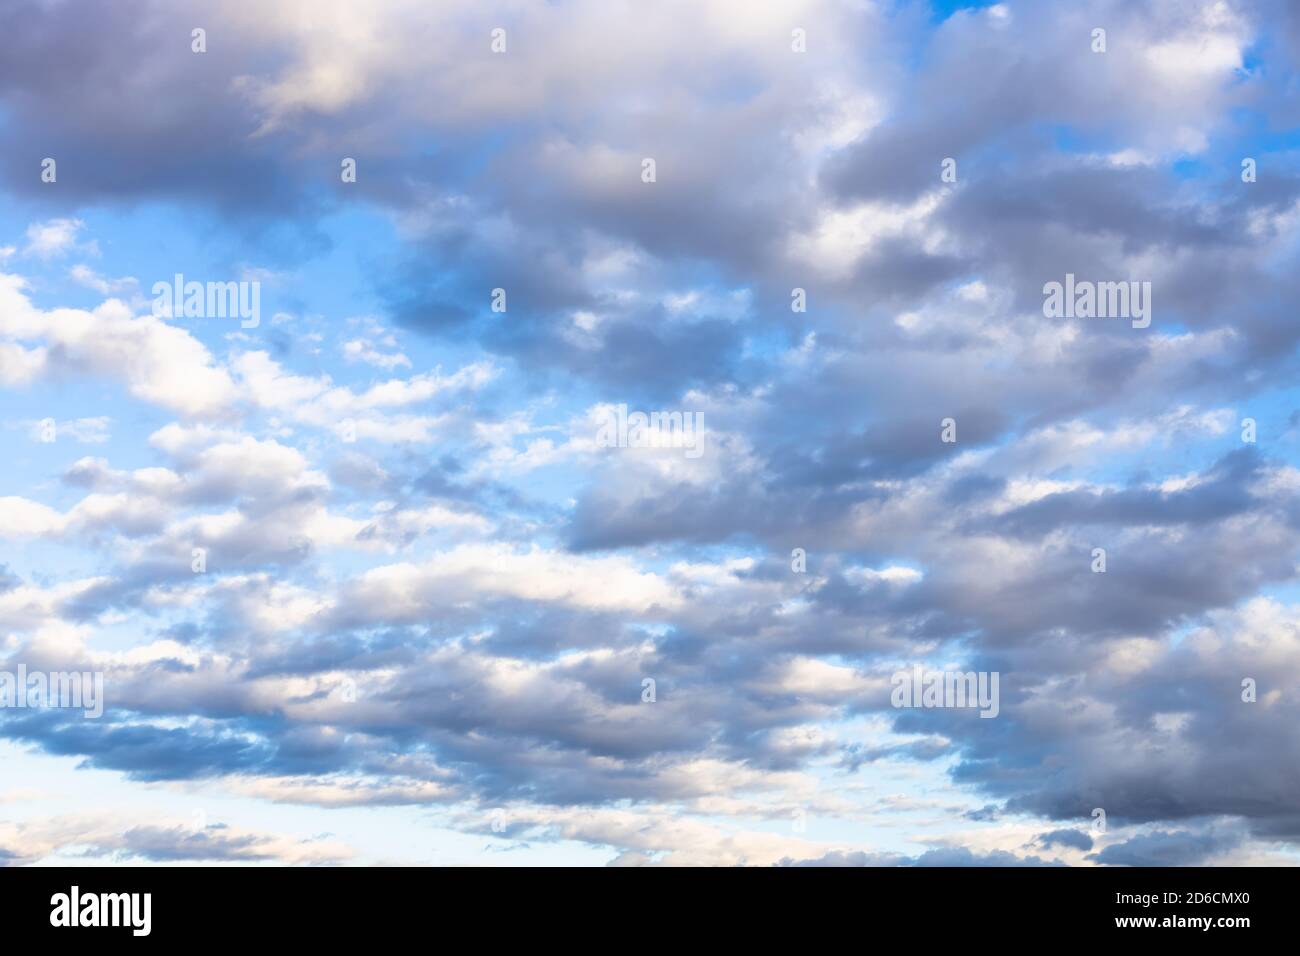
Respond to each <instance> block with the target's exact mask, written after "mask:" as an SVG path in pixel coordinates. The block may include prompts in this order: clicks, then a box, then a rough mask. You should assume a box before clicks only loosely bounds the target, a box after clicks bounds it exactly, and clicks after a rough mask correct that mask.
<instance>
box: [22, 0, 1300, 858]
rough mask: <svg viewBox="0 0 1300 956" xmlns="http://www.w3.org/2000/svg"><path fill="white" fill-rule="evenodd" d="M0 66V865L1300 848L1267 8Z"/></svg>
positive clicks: (923, 6) (794, 15) (693, 19)
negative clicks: (251, 297) (1078, 288)
mask: <svg viewBox="0 0 1300 956" xmlns="http://www.w3.org/2000/svg"><path fill="white" fill-rule="evenodd" d="M308 25H310V28H308ZM0 28H2V29H3V30H4V32H5V36H6V37H7V38H9V40H8V44H9V47H10V49H11V50H12V51H13V55H12V56H7V57H6V60H5V62H4V63H3V64H0V132H2V134H3V137H4V139H5V142H6V146H7V148H6V149H4V150H0V418H2V419H3V426H4V427H3V429H0V439H2V440H3V442H4V446H3V447H4V450H5V452H6V454H5V460H6V463H7V467H6V468H4V469H2V470H0V672H14V671H16V670H17V668H18V667H19V665H23V666H25V667H26V668H27V669H28V670H29V671H43V672H51V673H54V672H65V673H66V672H78V673H82V672H85V673H91V672H93V673H102V674H103V676H104V687H105V711H104V714H103V716H102V717H100V718H98V719H87V718H86V717H84V716H83V714H82V713H81V712H79V711H78V710H77V709H76V708H68V707H64V708H22V707H16V706H0V760H2V761H3V766H4V767H5V770H6V772H5V774H4V776H3V778H0V863H4V862H11V863H15V864H37V865H42V864H43V865H50V864H59V863H69V862H76V863H88V864H139V863H175V864H243V865H266V864H304V865H334V864H344V865H366V864H394V863H396V864H416V865H419V864H430V863H434V864H458V865H459V864H464V865H545V864H578V865H653V864H667V865H778V864H785V865H790V864H806V865H818V864H824V865H890V866H892V865H934V864H939V865H1007V864H1024V865H1055V864H1064V865H1074V866H1088V865H1111V864H1120V865H1123V864H1149V863H1167V864H1176V865H1181V864H1187V865H1199V864H1225V863H1226V864H1263V863H1270V864H1291V863H1294V862H1296V860H1297V840H1300V804H1298V803H1297V798H1296V793H1297V792H1298V791H1297V787H1296V783H1297V779H1296V776H1297V768H1300V742H1298V741H1297V737H1296V735H1295V733H1294V727H1295V726H1296V724H1297V718H1300V591H1298V590H1297V588H1296V585H1295V580H1296V573H1295V572H1296V558H1297V550H1298V549H1300V460H1298V454H1297V453H1298V451H1300V446H1298V445H1297V439H1298V438H1300V394H1298V391H1297V387H1296V384H1295V382H1296V375H1295V372H1296V354H1295V352H1296V344H1297V341H1298V340H1300V326H1298V325H1297V323H1296V321H1295V316H1294V303H1295V302H1296V300H1297V292H1300V289H1298V288H1297V286H1298V285H1300V279H1298V278H1297V271H1296V268H1295V263H1296V259H1297V251H1298V245H1297V243H1298V241H1300V238H1298V236H1300V176H1297V173H1296V168H1297V157H1298V155H1300V151H1298V150H1297V139H1296V132H1295V131H1296V128H1297V121H1298V120H1300V115H1297V109H1296V106H1295V104H1296V102H1297V99H1296V97H1295V95H1294V94H1295V91H1296V88H1297V83H1298V80H1297V63H1298V62H1300V16H1298V15H1297V13H1296V11H1295V10H1294V9H1292V7H1291V6H1290V5H1288V4H1286V3H1284V2H1281V0H1276V2H1274V0H1252V2H1247V0H1215V2H1211V0H1195V2H1174V0H1142V2H1108V0H1090V2H1081V3H1075V4H1069V5H1064V4H1058V3H1046V2H1008V3H997V4H962V3H942V4H941V3H910V2H869V0H797V2H795V0H792V2H789V3H783V4H779V5H777V4H772V5H754V4H752V3H742V2H740V0H710V2H706V3H686V2H682V3H677V2H665V3H661V4H653V5H646V4H634V3H631V2H628V3H623V2H618V0H615V2H610V0H566V2H560V3H550V4H540V3H525V2H491V3H469V2H464V3H460V2H454V3H445V4H438V5H437V6H436V9H429V8H428V5H424V4H416V3H408V2H402V0H392V2H382V3H376V4H370V5H366V8H365V9H364V10H358V9H356V8H355V7H354V5H351V4H346V3H342V2H339V3H334V2H321V0H316V2H308V0H278V2H276V3H273V4H249V3H243V2H236V0H202V2H199V3H195V4H191V5H186V7H185V9H177V8H176V6H175V5H172V4H166V3H161V2H158V3H145V4H142V5H140V7H139V9H137V10H134V11H131V12H130V15H128V14H127V12H125V11H122V10H117V9H114V8H112V7H98V6H94V7H87V6H85V5H79V4H72V3H66V2H39V0H30V2H27V0H21V2H16V3H12V4H9V5H8V6H7V7H6V8H5V10H4V11H3V12H0ZM497 28H500V29H503V30H505V38H506V47H505V49H504V50H503V51H501V52H495V51H494V50H493V48H492V43H493V40H492V36H493V33H492V31H493V30H494V29H497ZM196 29H201V30H202V31H203V33H202V43H201V44H199V45H201V46H203V48H204V49H203V50H202V51H201V52H200V51H196V50H195V49H194V47H195V44H196V41H195V39H194V32H193V31H195V30H196ZM1098 29H1101V30H1104V31H1105V49H1104V51H1103V50H1101V49H1098V48H1097V47H1098V40H1097V35H1096V33H1095V31H1096V30H1098ZM801 38H802V39H801ZM801 44H802V47H803V48H802V49H798V47H800V45H801ZM46 158H51V159H54V160H55V162H56V176H55V178H54V181H45V180H44V179H43V178H42V162H43V160H45V159H46ZM647 159H653V160H654V168H655V175H654V177H653V178H652V179H651V180H650V181H647V177H646V176H645V174H644V169H645V164H644V161H645V160H647ZM1246 159H1250V160H1252V161H1253V163H1254V170H1255V175H1254V176H1253V177H1247V176H1243V165H1242V164H1243V160H1246ZM347 160H353V161H355V168H356V176H355V181H348V180H347V178H346V177H344V176H343V175H342V171H343V169H344V167H345V165H346V161H347ZM946 160H953V161H955V166H953V168H954V169H955V176H948V177H945V176H943V175H942V173H943V170H944V168H945V167H944V164H945V161H946ZM177 274H181V275H183V276H184V278H185V280H187V281H196V282H199V283H204V284H206V283H244V284H245V286H244V288H245V290H250V289H252V288H253V287H254V284H255V287H256V289H257V292H258V296H259V298H258V302H259V311H258V314H257V316H256V320H257V321H256V324H255V325H252V324H250V323H242V324H241V321H240V317H239V316H232V315H223V314H213V313H211V312H209V311H208V310H206V309H205V310H204V313H203V314H200V315H192V316H185V315H172V314H170V313H169V312H164V313H163V314H158V312H157V310H156V308H155V294H154V291H153V290H154V288H155V284H156V283H160V282H161V283H170V282H172V280H173V277H174V276H176V275H177ZM1067 274H1073V275H1075V276H1076V277H1078V278H1079V279H1080V280H1081V281H1090V282H1099V283H1100V282H1123V283H1138V284H1139V285H1140V284H1142V283H1149V284H1150V285H1149V288H1150V290H1151V298H1150V305H1151V312H1150V315H1151V322H1150V325H1149V326H1148V327H1139V326H1135V325H1134V323H1133V322H1131V321H1130V319H1131V318H1132V317H1131V316H1130V315H1127V314H1126V315H1115V316H1109V317H1099V318H1098V317H1092V318H1058V317H1053V316H1051V315H1048V314H1046V313H1045V310H1044V286H1045V284H1047V283H1050V282H1061V281H1064V278H1065V276H1066V275H1067ZM494 290H502V291H503V293H504V303H505V307H504V309H503V310H495V309H494V308H493V297H494ZM795 290H802V295H803V296H804V297H805V298H806V309H805V310H796V309H795V308H793V307H792V301H793V300H792V296H793V295H794V294H795ZM250 318H251V317H250ZM620 406H625V407H626V409H627V410H628V411H629V412H632V413H635V412H642V413H645V414H646V415H650V414H656V415H673V414H676V415H680V416H684V417H683V418H682V419H680V420H681V421H684V422H685V423H687V424H688V425H689V424H690V423H692V422H694V423H695V425H696V428H695V430H694V431H689V432H686V433H683V432H681V431H678V432H675V433H674V432H672V431H670V430H669V429H668V426H667V425H664V426H663V427H661V428H658V429H651V430H649V431H647V432H644V433H642V434H641V436H640V437H641V438H642V440H641V441H629V442H626V443H624V444H623V445H615V446H614V447H609V446H608V445H607V443H605V442H603V441H602V439H601V434H602V428H601V426H602V424H603V423H604V422H605V421H606V420H608V418H609V416H611V415H612V414H614V413H615V410H616V409H617V408H619V407H620ZM1248 419H1249V420H1251V421H1253V423H1254V435H1253V440H1252V439H1251V437H1248V434H1247V433H1248V429H1247V428H1246V425H1245V424H1244V423H1245V422H1246V420H1248ZM947 420H951V421H952V423H953V428H954V429H955V441H945V440H944V437H943V426H944V423H945V422H946V421H947ZM665 421H667V419H665ZM51 426H52V427H51ZM697 452H698V453H697ZM1098 548H1101V549H1104V551H1105V556H1106V569H1105V572H1104V573H1100V572H1098V571H1096V570H1094V569H1095V567H1096V550H1095V549H1098ZM200 554H201V556H202V558H201V560H199V559H198V558H197V557H196V556H197V555H200ZM797 554H802V555H803V556H804V562H803V563H802V564H801V563H800V562H799V561H798V560H796V557H795V556H796V555H797ZM196 561H198V564H199V565H200V566H199V567H198V568H197V569H196V564H195V562H196ZM916 666H921V667H923V668H924V669H925V670H927V671H945V672H950V673H952V672H959V673H967V672H981V673H986V674H987V673H996V674H998V675H999V677H1000V701H999V707H998V713H997V716H996V717H994V718H992V719H983V718H981V717H980V716H979V713H978V712H977V711H976V710H975V709H973V708H969V707H959V706H958V707H939V708H924V707H901V708H900V707H897V706H895V705H894V704H893V702H892V701H891V687H892V681H893V677H894V675H895V674H897V673H899V672H907V673H910V672H911V670H912V668H913V667H916ZM1247 680H1248V681H1251V682H1253V686H1254V688H1255V694H1254V696H1253V699H1250V700H1247V699H1243V689H1242V682H1243V681H1247ZM646 681H652V682H653V687H654V694H653V700H651V699H648V697H649V695H648V693H647V692H646V691H645V687H646V683H645V682H646ZM1097 808H1101V809H1103V810H1104V811H1105V816H1106V821H1107V825H1106V827H1105V829H1104V830H1102V829H1100V828H1098V827H1097V826H1096V825H1095V822H1094V821H1095V813H1094V811H1095V810H1096V809H1097Z"/></svg>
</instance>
